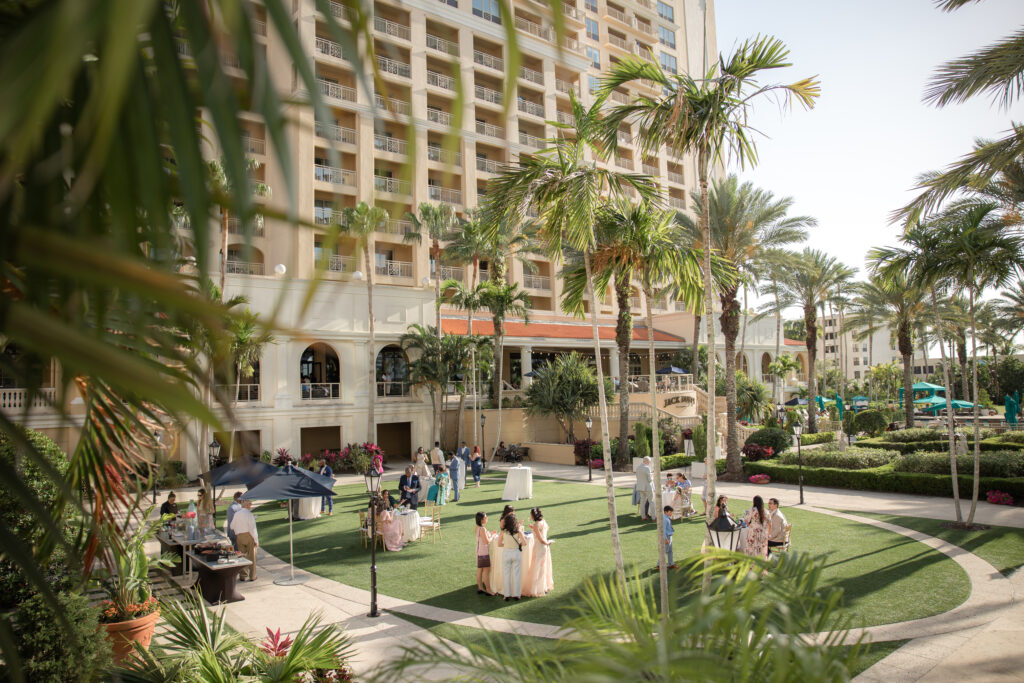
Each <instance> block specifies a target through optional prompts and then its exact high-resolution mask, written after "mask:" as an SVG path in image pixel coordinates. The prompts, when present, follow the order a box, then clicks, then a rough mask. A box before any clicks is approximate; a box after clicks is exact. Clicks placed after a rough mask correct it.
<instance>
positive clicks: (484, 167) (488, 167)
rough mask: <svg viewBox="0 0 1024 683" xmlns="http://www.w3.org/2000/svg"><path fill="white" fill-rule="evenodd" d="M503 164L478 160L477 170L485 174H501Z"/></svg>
mask: <svg viewBox="0 0 1024 683" xmlns="http://www.w3.org/2000/svg"><path fill="white" fill-rule="evenodd" d="M501 166H502V164H501V162H500V161H494V160H493V159H484V158H483V157H477V158H476V170H478V171H483V172H484V173H501Z"/></svg>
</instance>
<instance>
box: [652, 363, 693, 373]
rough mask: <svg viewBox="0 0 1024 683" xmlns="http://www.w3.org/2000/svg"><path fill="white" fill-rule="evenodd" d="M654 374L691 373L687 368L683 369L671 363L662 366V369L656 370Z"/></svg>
mask: <svg viewBox="0 0 1024 683" xmlns="http://www.w3.org/2000/svg"><path fill="white" fill-rule="evenodd" d="M654 374H656V375H689V374H690V373H689V372H687V371H686V370H683V369H682V368H677V367H676V366H674V365H669V366H668V367H665V368H662V369H661V370H657V371H655V373H654Z"/></svg>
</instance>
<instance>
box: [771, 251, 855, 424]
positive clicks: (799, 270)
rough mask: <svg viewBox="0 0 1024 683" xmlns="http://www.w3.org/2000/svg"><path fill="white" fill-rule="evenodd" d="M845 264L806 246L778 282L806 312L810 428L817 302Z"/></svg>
mask: <svg viewBox="0 0 1024 683" xmlns="http://www.w3.org/2000/svg"><path fill="white" fill-rule="evenodd" d="M845 270H846V267H845V266H843V265H842V264H841V263H839V261H838V260H836V259H835V258H833V257H831V256H828V255H827V254H825V253H823V252H820V251H818V250H817V249H810V248H805V249H804V250H803V251H802V252H801V253H800V257H799V260H798V261H797V262H796V264H795V266H794V268H793V269H792V270H790V271H789V272H788V273H787V274H786V276H785V278H784V279H783V280H781V281H780V282H779V286H780V287H782V288H783V291H784V292H785V295H786V297H788V298H789V299H790V300H792V301H794V302H796V305H799V306H800V307H801V308H802V309H803V312H804V329H805V330H806V336H805V338H804V345H805V347H806V349H807V396H808V399H807V416H808V420H807V430H808V431H809V432H810V433H814V432H817V431H818V418H817V411H816V410H815V408H814V406H815V400H814V399H815V397H816V396H817V391H818V386H817V377H815V373H816V370H817V368H816V362H815V361H816V358H817V355H818V306H819V305H820V304H821V302H822V301H824V300H825V299H826V298H827V297H828V296H829V293H830V292H831V291H832V286H833V284H834V283H835V281H836V279H837V277H839V276H841V275H842V274H843V272H844V271H845Z"/></svg>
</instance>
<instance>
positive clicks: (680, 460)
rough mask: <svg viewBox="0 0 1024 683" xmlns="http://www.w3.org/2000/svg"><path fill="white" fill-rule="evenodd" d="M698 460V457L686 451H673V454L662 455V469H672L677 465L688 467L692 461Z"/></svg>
mask: <svg viewBox="0 0 1024 683" xmlns="http://www.w3.org/2000/svg"><path fill="white" fill-rule="evenodd" d="M696 460H697V458H696V457H690V456H688V455H686V454H685V453H673V454H672V455H663V456H661V469H662V470H663V471H664V470H671V469H675V468H677V467H686V466H687V465H689V464H690V463H692V462H695V461H696Z"/></svg>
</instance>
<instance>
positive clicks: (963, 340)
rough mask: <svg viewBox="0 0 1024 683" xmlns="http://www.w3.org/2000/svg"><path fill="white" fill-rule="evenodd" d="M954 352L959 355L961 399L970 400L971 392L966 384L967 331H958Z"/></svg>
mask: <svg viewBox="0 0 1024 683" xmlns="http://www.w3.org/2000/svg"><path fill="white" fill-rule="evenodd" d="M956 352H957V355H958V356H959V357H960V384H961V386H962V387H963V390H964V393H963V399H964V400H965V401H970V400H971V392H970V390H969V388H968V386H967V382H968V381H969V380H968V379H967V333H966V331H961V332H960V338H959V339H957V341H956Z"/></svg>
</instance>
